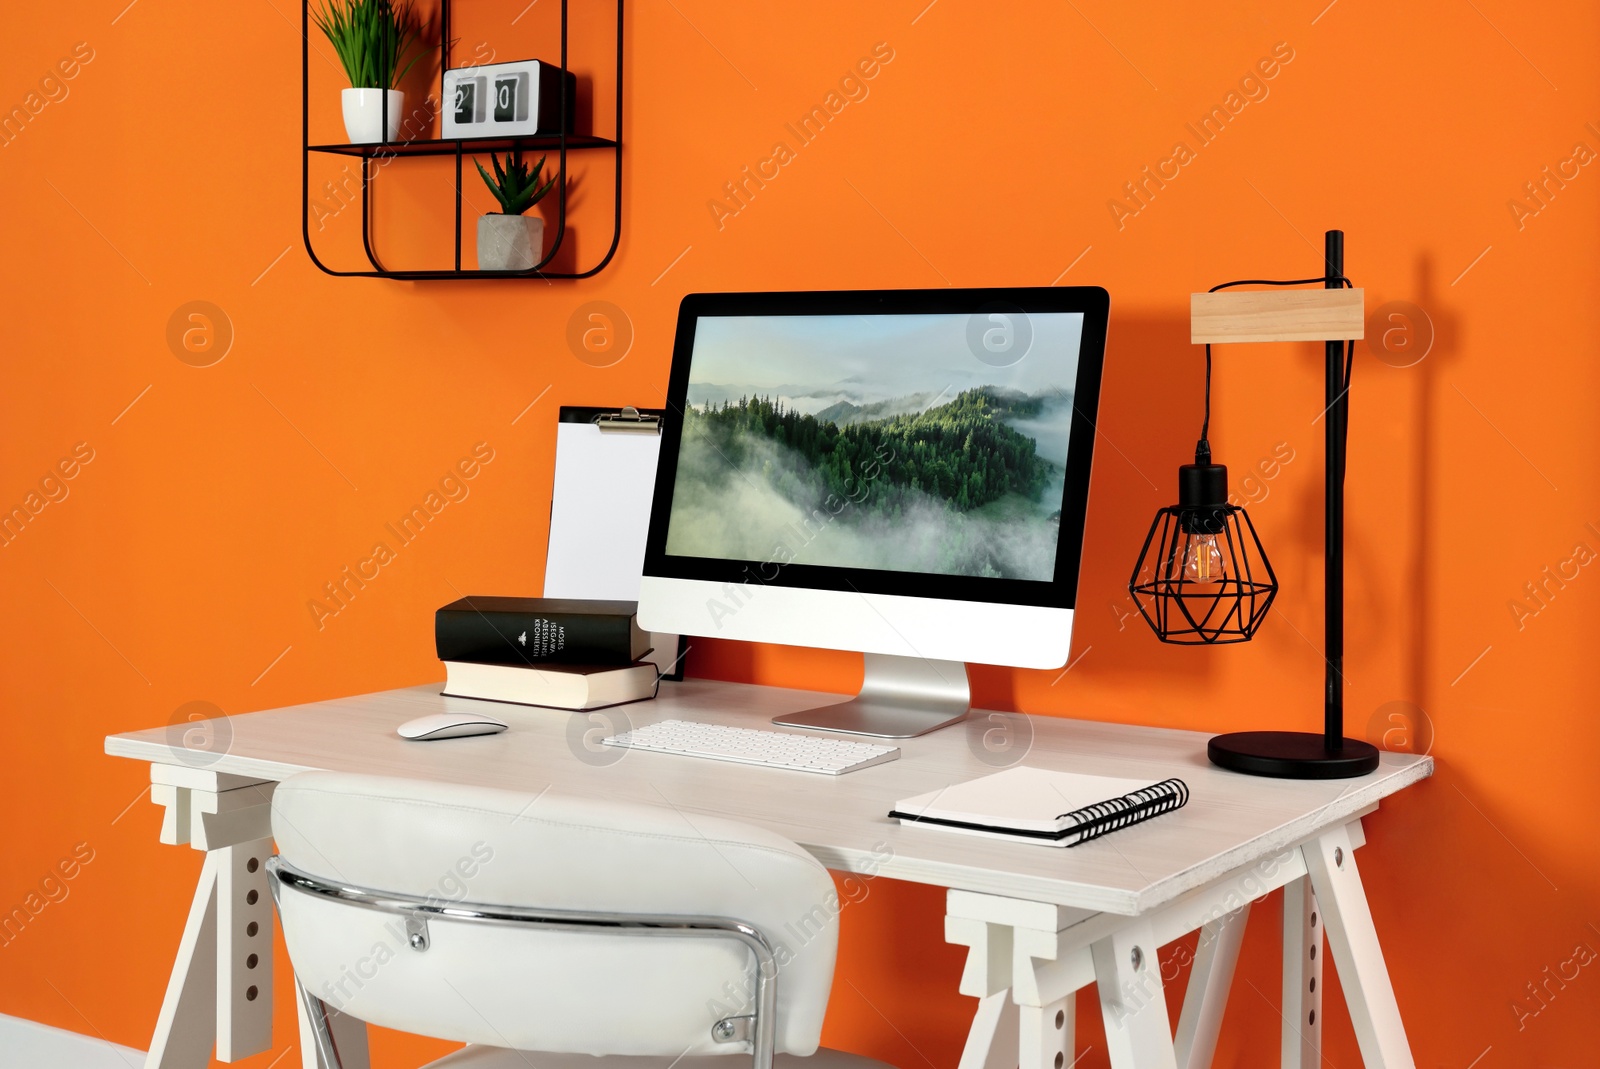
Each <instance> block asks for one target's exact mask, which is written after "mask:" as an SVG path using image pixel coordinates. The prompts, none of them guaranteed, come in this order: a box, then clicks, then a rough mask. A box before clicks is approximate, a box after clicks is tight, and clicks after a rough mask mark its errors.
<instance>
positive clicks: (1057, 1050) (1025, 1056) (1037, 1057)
mask: <svg viewBox="0 0 1600 1069" xmlns="http://www.w3.org/2000/svg"><path fill="white" fill-rule="evenodd" d="M1077 998H1078V995H1077V992H1073V993H1072V994H1070V995H1068V996H1067V997H1066V998H1060V999H1057V1000H1055V1001H1054V1002H1050V1003H1046V1004H1045V1005H1043V1006H1020V1007H1018V1010H1019V1011H1020V1014H1019V1019H1018V1036H1019V1039H1018V1058H1017V1060H1016V1062H1015V1063H1014V1064H1016V1065H1017V1067H1018V1069H1065V1067H1066V1066H1068V1065H1070V1064H1072V1062H1073V1061H1074V1060H1075V1059H1074V1057H1073V1053H1072V1046H1073V1033H1074V1032H1075V1031H1076V1027H1075V1026H1076V1024H1077V1022H1076V1020H1075V1019H1074V1018H1075V1012H1076V1010H1075V1004H1076V1002H1077Z"/></svg>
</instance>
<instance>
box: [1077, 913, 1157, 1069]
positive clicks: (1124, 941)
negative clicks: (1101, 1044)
mask: <svg viewBox="0 0 1600 1069" xmlns="http://www.w3.org/2000/svg"><path fill="white" fill-rule="evenodd" d="M1091 949H1092V953H1093V956H1094V978H1095V986H1096V987H1097V988H1098V990H1099V992H1100V1014H1101V1016H1102V1017H1103V1018H1104V1019H1105V1026H1106V1047H1107V1048H1108V1051H1109V1053H1110V1055H1111V1066H1112V1069H1177V1064H1178V1063H1177V1058H1176V1055H1175V1053H1174V1051H1173V1049H1172V1026H1171V1024H1170V1022H1169V1020H1168V1017H1167V1000H1166V996H1165V995H1163V994H1162V990H1161V962H1160V961H1159V960H1157V956H1156V952H1157V950H1158V949H1159V944H1158V943H1157V942H1156V939H1155V931H1154V929H1152V927H1151V925H1150V922H1149V921H1148V920H1142V921H1135V922H1132V923H1129V924H1126V925H1123V926H1122V927H1121V928H1119V929H1118V930H1117V931H1115V932H1113V933H1111V934H1110V935H1107V936H1105V937H1104V938H1102V939H1100V940H1098V941H1097V942H1096V943H1095V944H1094V946H1093V947H1092V948H1091Z"/></svg>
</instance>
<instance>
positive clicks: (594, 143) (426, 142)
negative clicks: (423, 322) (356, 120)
mask: <svg viewBox="0 0 1600 1069" xmlns="http://www.w3.org/2000/svg"><path fill="white" fill-rule="evenodd" d="M313 2H314V0H302V3H301V11H300V38H301V40H300V117H301V149H302V151H301V160H300V187H301V227H300V230H301V237H302V239H303V240H304V242H305V247H306V253H307V254H308V255H309V256H310V257H311V262H312V263H314V264H316V265H317V267H318V268H320V269H321V270H322V271H324V272H326V273H328V274H330V275H337V276H340V277H343V278H393V279H402V280H409V281H415V282H424V281H446V280H452V279H486V278H540V279H569V278H589V277H590V276H592V275H595V274H598V273H599V272H600V271H601V270H602V269H604V268H605V266H606V265H607V264H609V263H610V262H611V260H612V257H614V256H615V255H616V253H617V246H618V244H619V243H620V242H621V240H622V140H621V138H622V59H623V48H622V16H623V3H624V0H617V17H616V40H617V56H616V65H617V84H616V119H615V122H616V126H615V136H614V137H609V138H608V137H599V136H596V135H593V134H579V133H575V132H573V131H570V130H566V129H563V130H561V131H560V132H559V133H557V134H548V135H547V134H541V135H537V136H528V137H496V138H467V139H459V140H458V139H448V140H447V139H416V140H411V141H385V142H375V143H372V144H361V145H344V144H325V145H313V144H312V143H311V44H310V42H311V36H310V35H311V32H312V29H313V27H312V25H311V4H312V3H313ZM567 4H568V0H561V68H562V69H563V70H566V69H567V25H568V23H567ZM439 26H440V31H439V32H440V40H441V41H442V42H444V46H443V47H444V54H443V56H442V57H441V62H440V64H439V82H440V85H439V94H440V102H441V105H444V103H445V101H444V72H445V71H446V70H449V69H450V51H449V49H450V41H451V37H450V0H440V4H439ZM566 96H567V87H566V85H565V82H563V84H562V86H561V109H560V112H559V114H562V115H566V114H568V111H569V109H568V101H567V99H566ZM384 125H385V126H387V112H386V113H385V118H384ZM513 149H523V150H526V151H532V152H555V153H556V154H557V155H558V157H559V158H558V173H560V174H561V175H563V176H565V175H566V174H567V154H568V153H569V152H592V151H598V152H609V153H611V154H612V157H613V164H614V171H613V174H614V184H613V200H612V227H611V244H610V246H609V247H608V248H607V249H606V253H605V255H604V256H603V257H601V258H600V261H599V262H598V263H596V264H594V265H593V266H592V267H589V268H586V269H583V270H574V271H546V270H545V269H544V268H545V265H546V264H548V263H550V262H551V261H552V260H554V259H555V257H556V255H557V254H558V253H559V252H560V251H561V243H562V240H563V239H564V238H565V237H566V236H567V208H568V204H567V193H568V189H567V186H568V183H567V182H565V181H562V182H560V183H558V184H557V186H556V187H555V189H554V190H553V192H554V193H555V194H556V213H555V235H554V237H553V239H552V240H551V241H550V243H549V246H550V247H549V250H548V251H547V252H546V253H545V255H544V259H542V260H540V261H539V262H538V263H537V264H535V265H534V266H533V267H531V268H529V269H528V270H526V271H479V270H463V269H462V267H461V223H462V219H461V195H462V194H461V190H462V186H461V179H462V173H463V168H462V162H463V161H464V160H465V159H466V158H468V157H470V156H476V155H479V154H483V153H490V152H508V151H511V150H513ZM314 153H315V154H323V155H334V156H347V157H354V158H357V159H360V160H361V161H362V164H361V247H362V250H363V251H364V252H365V253H366V258H367V262H368V263H369V264H371V265H372V267H371V270H355V271H345V270H339V269H337V268H333V267H329V266H328V265H327V264H326V263H324V262H323V261H322V258H321V257H320V256H318V255H317V251H316V248H315V247H314V246H313V245H312V241H311V220H310V210H311V157H312V154H314ZM437 156H452V157H454V158H455V164H456V166H455V266H454V267H453V268H448V269H446V268H428V269H422V270H392V269H389V268H386V267H384V266H383V262H382V260H381V258H380V257H379V256H378V252H377V249H376V247H375V246H374V244H373V237H372V201H373V196H372V178H373V174H374V161H377V163H378V165H380V166H381V165H383V164H386V163H388V162H389V161H391V160H396V159H408V158H413V157H416V158H425V157H437Z"/></svg>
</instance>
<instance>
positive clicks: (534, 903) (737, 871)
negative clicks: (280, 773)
mask: <svg viewBox="0 0 1600 1069" xmlns="http://www.w3.org/2000/svg"><path fill="white" fill-rule="evenodd" d="M272 831H273V835H274V837H275V838H276V839H277V843H278V851H279V852H278V855H277V856H275V857H273V858H271V859H270V860H269V861H268V863H267V864H268V871H269V872H270V873H271V875H272V877H273V878H272V881H271V886H272V891H273V895H274V898H275V899H276V901H277V906H278V913H279V916H280V919H281V921H282V925H283V934H284V940H285V942H286V943H287V944H288V948H289V959H290V962H291V964H292V965H293V968H294V974H295V982H296V984H297V986H298V990H299V995H300V1007H299V1008H300V1013H301V1022H302V1036H303V1037H308V1038H309V1040H310V1041H309V1042H308V1043H307V1044H306V1046H307V1051H306V1064H307V1065H308V1066H314V1065H320V1066H324V1067H329V1069H339V1067H340V1066H341V1065H342V1064H343V1063H342V1062H341V1060H340V1055H339V1050H338V1047H339V1046H340V1043H341V1034H342V1035H343V1036H344V1040H343V1041H344V1042H345V1043H346V1044H347V1045H348V1043H349V1042H350V1040H349V1038H348V1037H349V1036H350V1032H349V1030H348V1029H347V1028H344V1027H342V1026H344V1025H345V1024H346V1023H347V1019H346V1018H345V1017H342V1016H341V1015H348V1016H349V1018H355V1019H358V1020H360V1021H366V1022H370V1023H372V1024H376V1025H380V1026H383V1027H387V1028H396V1029H400V1030H403V1031H406V1032H412V1033H416V1034H419V1035H427V1036H434V1037H437V1038H442V1039H448V1040H454V1041H459V1042H462V1043H467V1044H469V1046H467V1047H465V1048H464V1049H463V1050H460V1051H457V1052H456V1053H454V1054H451V1055H449V1056H447V1057H445V1058H443V1059H441V1060H439V1061H436V1062H433V1063H431V1066H430V1067H429V1069H528V1067H530V1066H533V1067H537V1069H668V1066H670V1065H674V1064H675V1065H676V1066H677V1069H715V1067H716V1066H717V1065H719V1064H720V1065H727V1064H729V1063H726V1062H721V1063H718V1062H714V1061H712V1060H711V1059H709V1058H707V1057H703V1056H706V1055H724V1054H739V1053H743V1054H746V1055H747V1056H753V1057H754V1061H755V1066H756V1069H769V1067H770V1066H772V1065H773V1064H774V1063H776V1064H777V1065H778V1066H780V1067H782V1069H886V1067H885V1066H884V1065H883V1063H881V1062H876V1061H873V1060H871V1059H869V1058H863V1057H859V1056H856V1055H851V1054H843V1053H840V1052H837V1051H830V1050H819V1049H818V1046H817V1044H818V1039H819V1037H820V1035H821V1031H822V1018H823V1012H824V1010H825V1008H826V1006H827V1000H828V990H829V988H830V986H831V985H832V983H833V964H834V952H835V949H836V947H837V943H838V911H839V900H838V898H837V896H836V894H835V891H834V887H833V881H832V880H831V879H830V878H829V876H828V873H827V870H826V869H824V868H823V867H822V865H820V864H819V863H818V862H817V861H816V859H814V858H813V857H811V856H810V855H809V854H807V853H805V851H803V850H801V849H800V848H799V847H798V846H796V845H795V844H794V843H791V842H789V841H787V840H785V839H783V838H781V837H779V836H777V835H773V834H771V833H769V832H765V831H762V830H760V829H759V828H753V827H749V826H747V825H743V824H738V823H735V822H733V821H729V820H721V819H717V818H714V817H707V816H701V815H690V814H685V813H683V812H681V811H677V810H674V809H672V808H670V807H669V806H665V805H664V806H660V807H657V806H643V805H637V804H632V803H624V802H616V801H609V800H605V799H599V798H575V797H564V796H558V795H556V794H555V793H554V792H546V793H543V794H532V793H529V794H524V793H521V792H515V791H503V790H494V789H490V788H483V787H469V786H464V785H459V784H442V783H430V782H422V781H416V780H404V779H390V778H385V777H378V776H361V775H348V774H344V773H334V772H309V773H304V774H302V775H299V776H294V777H292V778H290V779H288V780H286V781H284V782H283V783H282V784H280V785H279V786H278V788H277V791H276V793H275V795H274V796H273V801H272ZM363 1031H364V1029H363ZM308 1034H309V1035H308ZM313 1046H314V1047H315V1048H316V1049H315V1050H314V1051H313V1050H312V1049H311V1048H312V1047H313ZM347 1050H348V1046H347ZM524 1052H527V1053H524ZM580 1055H607V1056H609V1057H608V1059H607V1060H606V1061H604V1062H597V1061H594V1060H592V1059H591V1058H588V1057H578V1056H580ZM734 1064H738V1063H734Z"/></svg>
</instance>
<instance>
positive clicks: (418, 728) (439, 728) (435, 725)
mask: <svg viewBox="0 0 1600 1069" xmlns="http://www.w3.org/2000/svg"><path fill="white" fill-rule="evenodd" d="M510 726H511V725H510V724H507V723H506V722H505V721H504V720H496V719H495V718H494V717H492V716H490V715H488V714H487V713H478V712H467V711H464V710H463V711H462V712H459V713H429V714H428V715H427V716H419V717H417V718H416V719H415V720H407V721H406V722H405V723H404V724H401V725H400V737H401V738H402V739H411V740H412V741H413V742H430V741H432V740H434V739H459V738H463V737H465V736H467V735H493V734H496V733H497V732H501V731H504V730H505V729H506V728H508V727H510Z"/></svg>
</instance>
